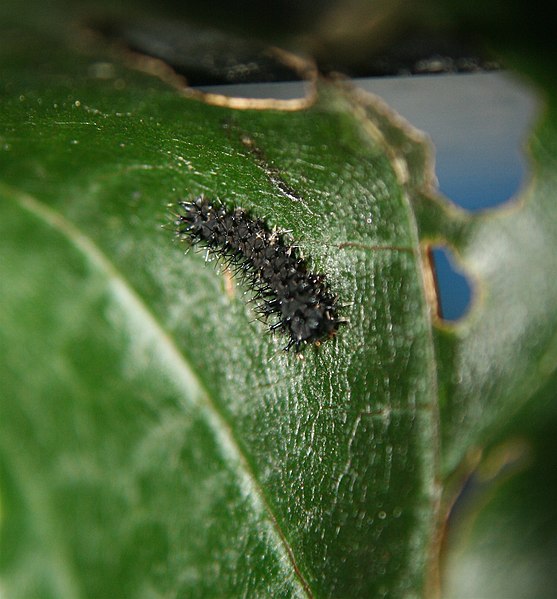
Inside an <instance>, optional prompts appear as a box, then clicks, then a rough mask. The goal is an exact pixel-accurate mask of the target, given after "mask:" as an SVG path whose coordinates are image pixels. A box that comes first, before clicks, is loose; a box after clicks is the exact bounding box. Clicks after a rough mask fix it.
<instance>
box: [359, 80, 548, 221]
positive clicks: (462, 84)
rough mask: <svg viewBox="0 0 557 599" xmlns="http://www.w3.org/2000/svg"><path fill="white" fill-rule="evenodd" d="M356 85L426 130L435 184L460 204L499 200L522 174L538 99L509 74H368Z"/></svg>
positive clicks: (472, 206) (488, 204) (481, 205)
mask: <svg viewBox="0 0 557 599" xmlns="http://www.w3.org/2000/svg"><path fill="white" fill-rule="evenodd" d="M358 84H359V85H361V86H362V87H363V88H364V89H366V90H368V91H371V92H374V93H376V94H378V95H379V96H381V97H382V98H383V99H384V100H385V101H386V102H387V103H388V104H390V105H391V106H392V107H393V108H394V109H395V110H396V111H397V112H399V113H400V114H401V115H403V116H404V117H405V118H406V119H408V121H409V122H410V123H412V125H414V126H415V127H417V128H418V129H421V130H422V131H425V132H426V133H427V134H428V135H429V136H430V137H431V140H432V141H433V144H434V146H435V171H436V174H437V178H438V180H439V188H440V190H441V192H442V193H443V194H444V195H446V196H447V197H449V198H451V200H452V201H453V202H455V203H456V204H458V205H459V206H461V207H462V208H465V209H466V210H470V211H478V210H484V209H486V208H493V207H495V206H498V205H500V204H502V203H504V202H506V201H507V200H509V198H511V197H512V196H513V195H515V194H516V193H517V192H519V191H520V189H521V187H523V185H524V183H525V181H526V180H527V179H528V173H529V169H528V165H527V162H526V158H525V153H524V146H525V142H526V141H527V138H528V135H529V132H530V130H531V127H532V124H533V122H534V120H535V118H536V116H537V115H538V113H539V109H540V100H539V98H538V97H537V96H536V94H535V93H534V90H533V89H532V88H530V87H527V86H526V85H525V84H523V83H521V82H519V81H517V80H516V79H514V78H512V77H510V76H509V75H508V74H507V73H504V72H495V73H493V72H491V73H486V72H484V73H474V74H465V75H445V76H431V75H428V76H420V77H398V78H392V79H391V78H382V79H367V80H365V81H360V82H358Z"/></svg>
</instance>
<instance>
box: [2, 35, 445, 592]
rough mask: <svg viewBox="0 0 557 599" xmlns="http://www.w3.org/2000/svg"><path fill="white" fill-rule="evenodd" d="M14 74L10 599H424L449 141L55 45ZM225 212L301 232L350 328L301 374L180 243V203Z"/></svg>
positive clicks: (20, 44)
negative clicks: (282, 104) (432, 252)
mask: <svg viewBox="0 0 557 599" xmlns="http://www.w3.org/2000/svg"><path fill="white" fill-rule="evenodd" d="M54 37H56V36H53V38H54ZM39 49H40V53H39V52H38V50H39ZM89 52H90V50H89ZM1 61H2V72H3V77H2V80H3V82H2V86H3V88H2V98H3V99H2V106H1V110H0V115H1V116H0V127H1V129H0V135H1V141H0V148H1V152H2V154H1V157H0V160H1V172H0V176H1V180H2V182H1V186H0V194H1V204H0V210H1V212H2V214H1V216H0V223H1V227H2V233H1V237H0V238H1V244H2V255H3V259H2V262H1V264H0V269H1V272H0V280H1V281H2V286H1V288H0V293H1V299H0V301H1V304H2V310H1V311H0V331H1V332H0V343H1V344H2V347H3V350H4V351H3V354H4V355H6V356H7V358H6V360H4V361H3V363H2V366H1V368H2V371H1V372H0V379H1V380H2V381H3V394H2V400H1V404H0V409H1V419H2V423H3V429H5V431H6V433H5V434H3V435H2V438H1V441H0V442H1V446H0V456H1V463H2V472H3V476H2V546H3V548H4V547H6V548H8V549H7V550H3V551H2V554H1V558H0V560H1V561H0V567H1V571H2V576H3V588H4V589H5V590H6V593H7V595H8V596H10V597H29V596H33V597H57V598H65V597H77V596H87V597H111V596H130V597H155V596H163V595H169V596H188V597H207V596H214V597H225V596H268V597H291V596H311V597H358V596H361V597H370V596H371V597H380V596H396V597H404V596H407V597H414V596H419V595H422V594H423V593H425V592H426V591H425V590H424V589H425V588H426V587H427V585H428V584H429V581H428V579H427V573H428V567H429V557H430V551H431V549H430V547H431V543H432V539H433V536H434V532H435V529H436V510H437V506H438V492H439V491H438V486H437V479H436V474H437V471H436V464H437V460H438V449H437V443H438V439H437V427H438V416H437V395H436V385H435V382H436V370H435V361H434V353H433V352H434V346H433V338H432V329H431V322H430V311H429V307H428V305H427V303H426V300H425V293H424V281H423V264H422V258H421V251H420V245H419V241H418V237H417V228H416V222H415V218H414V214H413V211H412V208H411V205H410V196H412V195H415V194H417V193H418V189H417V188H418V187H423V188H424V189H425V187H426V186H427V185H428V184H429V180H428V175H427V172H428V171H427V169H426V153H425V149H424V145H423V144H424V142H423V138H422V137H421V136H419V135H418V134H416V133H415V132H413V131H412V130H410V129H409V128H408V127H407V126H406V125H404V124H402V123H400V122H399V121H398V120H396V119H395V118H394V117H393V115H391V114H390V113H389V112H388V111H387V110H386V109H385V108H384V107H383V106H382V105H381V104H379V103H377V102H376V101H375V100H371V99H369V98H367V97H364V96H360V95H359V94H357V93H356V92H353V91H351V90H350V89H349V88H345V87H343V86H341V85H334V84H329V85H325V84H323V85H322V86H321V89H320V93H319V97H318V98H317V99H316V101H315V102H313V103H311V104H309V105H308V106H307V107H306V108H305V109H303V110H298V111H284V110H282V111H280V110H266V111H256V110H247V109H244V110H239V109H232V108H228V107H226V106H212V105H209V104H207V103H204V102H202V101H197V100H194V99H191V98H187V97H183V96H182V95H180V94H179V93H177V92H176V91H175V90H174V89H172V88H170V87H168V86H167V85H165V84H164V83H161V82H159V81H158V80H157V79H155V78H154V77H151V76H148V75H142V74H140V73H136V72H133V71H130V70H128V69H126V68H124V67H122V66H119V65H118V64H116V63H115V62H114V59H113V57H111V56H110V55H106V54H102V51H100V50H95V51H94V52H93V54H91V53H89V54H87V53H84V52H82V51H80V50H79V48H77V47H75V46H72V45H65V44H64V43H60V44H59V45H57V42H56V41H53V39H52V38H49V37H47V36H45V35H44V34H43V33H42V32H41V31H40V30H38V29H35V30H28V31H25V30H21V29H18V30H15V32H12V35H10V36H8V35H7V36H4V37H3V38H2V42H1ZM99 74H101V75H102V76H99ZM202 192H203V193H205V194H207V195H208V196H210V197H213V196H214V197H220V198H226V199H227V200H228V201H230V202H232V203H233V204H234V205H238V206H242V207H243V208H246V209H249V210H250V211H252V212H253V213H254V214H257V215H258V216H260V217H262V218H264V219H265V220H266V221H267V222H268V223H269V225H270V226H276V227H278V228H280V229H285V230H288V231H290V232H291V235H292V238H293V239H294V240H296V242H297V243H299V245H300V247H301V251H302V252H303V253H304V255H305V256H306V257H307V259H308V260H309V261H310V263H311V266H312V268H313V269H315V270H316V271H317V272H323V273H326V275H327V278H328V281H329V284H330V286H331V288H332V289H333V290H334V292H335V293H336V294H338V296H339V299H340V302H341V303H342V304H344V305H345V308H344V310H343V312H344V315H345V317H346V318H348V319H349V321H350V324H349V326H347V327H345V328H344V329H343V330H342V331H341V332H339V334H338V336H337V338H336V339H334V340H332V341H327V342H325V343H323V344H322V346H321V347H319V348H316V347H307V348H306V349H305V351H304V353H303V355H302V356H300V357H298V356H296V355H295V354H294V353H288V354H286V353H284V352H281V351H280V348H281V347H282V346H283V345H284V340H282V339H280V338H278V337H276V338H275V337H272V336H270V335H267V334H266V332H265V325H264V324H262V323H260V322H258V321H254V316H253V311H252V308H251V307H250V305H249V304H248V303H247V302H246V298H245V297H244V293H243V291H244V290H242V289H239V288H237V287H235V286H231V285H230V280H229V275H228V274H227V273H226V271H224V272H223V271H222V269H221V270H219V269H218V268H214V267H213V266H212V265H207V264H206V263H205V259H204V255H203V254H199V253H196V252H189V253H188V254H187V255H186V256H184V254H183V250H184V248H183V247H181V246H180V245H179V244H177V243H175V242H174V241H173V232H172V226H171V224H170V225H169V223H171V220H172V217H171V213H172V208H168V204H169V203H170V204H174V203H175V202H176V201H177V200H179V199H180V198H183V197H193V196H195V195H197V194H200V193H202ZM161 225H166V226H164V227H161Z"/></svg>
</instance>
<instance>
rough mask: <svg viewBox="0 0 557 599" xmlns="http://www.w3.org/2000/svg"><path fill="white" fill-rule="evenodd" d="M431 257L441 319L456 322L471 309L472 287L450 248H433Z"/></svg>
mask: <svg viewBox="0 0 557 599" xmlns="http://www.w3.org/2000/svg"><path fill="white" fill-rule="evenodd" d="M430 255H431V261H432V264H433V268H434V269H435V278H436V283H437V297H438V304H439V305H438V311H439V317H440V318H442V319H443V320H446V321H450V322H454V321H455V320H458V319H459V318H462V317H463V316H464V315H465V314H466V313H467V312H468V310H469V309H470V304H471V301H472V287H471V285H470V283H469V282H468V279H467V278H466V276H465V275H464V274H463V272H462V270H461V269H460V268H459V267H458V266H456V264H455V261H454V259H453V257H452V255H451V253H450V251H449V250H448V248H446V247H444V246H438V247H432V248H431V249H430Z"/></svg>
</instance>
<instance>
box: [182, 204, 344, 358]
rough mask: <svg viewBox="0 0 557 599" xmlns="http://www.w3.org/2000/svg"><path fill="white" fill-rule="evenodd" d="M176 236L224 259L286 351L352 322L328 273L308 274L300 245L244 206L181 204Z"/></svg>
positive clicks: (327, 335) (320, 339)
mask: <svg viewBox="0 0 557 599" xmlns="http://www.w3.org/2000/svg"><path fill="white" fill-rule="evenodd" d="M175 216H176V221H175V225H176V235H177V236H178V237H179V239H180V240H182V241H187V242H189V243H191V244H193V245H199V246H201V247H204V248H206V249H207V251H208V252H209V254H212V255H214V256H215V257H217V258H218V259H219V260H221V261H222V262H223V263H224V264H225V265H226V266H227V267H232V270H233V272H234V273H235V274H236V275H239V277H240V280H241V281H242V282H243V283H244V284H245V285H246V286H247V287H248V288H249V289H250V291H251V292H252V293H253V299H254V300H255V301H256V302H258V305H257V307H256V309H255V312H256V314H257V315H258V317H259V318H260V319H261V320H263V321H265V322H268V321H269V319H271V324H270V325H269V329H270V331H271V332H274V331H279V330H280V331H283V332H284V333H285V334H286V335H287V336H288V337H289V340H288V343H287V345H286V346H285V347H284V349H285V350H286V351H288V350H290V349H291V348H295V350H296V352H299V351H300V348H301V347H302V345H303V344H311V343H314V344H319V343H321V342H322V341H325V340H326V339H330V338H332V337H334V336H335V334H336V332H337V331H338V328H339V325H341V324H344V323H345V322H346V321H345V320H342V319H341V318H340V317H339V315H338V304H337V298H336V297H335V296H334V295H333V294H332V293H331V291H329V289H328V287H327V283H326V277H325V275H324V274H315V273H312V272H308V265H307V263H306V261H305V260H304V259H303V258H302V257H300V256H299V255H298V250H297V248H296V246H295V245H291V244H289V243H287V242H286V241H285V239H284V236H283V235H282V234H281V233H279V232H277V231H271V230H270V229H269V227H268V226H267V225H266V224H265V223H264V222H263V221H262V220H260V219H257V218H253V217H252V216H251V215H250V214H249V213H248V212H246V211H245V210H243V209H242V208H234V209H230V208H227V207H226V206H225V205H224V204H222V203H221V202H216V203H213V202H211V201H210V200H209V199H208V198H205V197H204V196H203V195H201V196H199V197H197V198H195V199H193V200H191V201H189V200H185V201H181V202H179V203H178V211H177V214H176V215H175Z"/></svg>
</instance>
